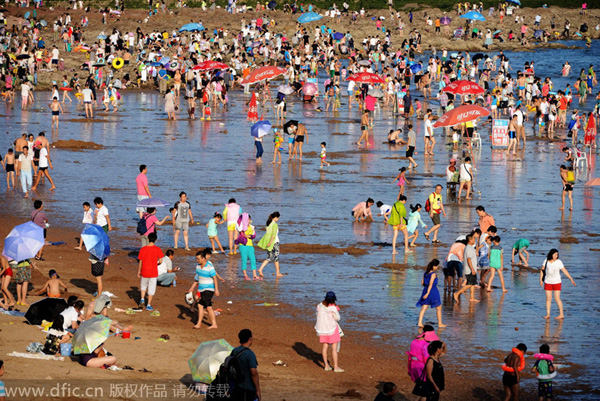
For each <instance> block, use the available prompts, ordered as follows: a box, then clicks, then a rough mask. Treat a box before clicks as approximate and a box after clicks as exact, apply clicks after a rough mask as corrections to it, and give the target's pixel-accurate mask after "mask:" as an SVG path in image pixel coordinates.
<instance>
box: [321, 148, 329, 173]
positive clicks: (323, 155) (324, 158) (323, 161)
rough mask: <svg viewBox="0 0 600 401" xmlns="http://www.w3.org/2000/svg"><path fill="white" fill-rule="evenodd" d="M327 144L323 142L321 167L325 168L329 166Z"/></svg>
mask: <svg viewBox="0 0 600 401" xmlns="http://www.w3.org/2000/svg"><path fill="white" fill-rule="evenodd" d="M326 147H327V143H325V142H321V155H320V156H321V166H320V167H323V165H326V166H329V163H328V162H327V161H326V159H327V148H326Z"/></svg>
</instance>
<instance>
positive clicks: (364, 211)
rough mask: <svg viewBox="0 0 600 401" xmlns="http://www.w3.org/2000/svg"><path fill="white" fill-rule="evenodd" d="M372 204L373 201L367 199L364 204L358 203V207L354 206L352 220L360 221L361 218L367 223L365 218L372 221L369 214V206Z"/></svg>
mask: <svg viewBox="0 0 600 401" xmlns="http://www.w3.org/2000/svg"><path fill="white" fill-rule="evenodd" d="M374 203H375V201H374V200H373V199H371V198H369V199H367V201H366V202H360V203H359V204H358V205H356V206H354V209H352V216H353V217H354V220H356V221H360V218H361V217H362V218H363V219H364V221H367V217H371V220H372V219H373V215H372V214H371V206H373V204H374Z"/></svg>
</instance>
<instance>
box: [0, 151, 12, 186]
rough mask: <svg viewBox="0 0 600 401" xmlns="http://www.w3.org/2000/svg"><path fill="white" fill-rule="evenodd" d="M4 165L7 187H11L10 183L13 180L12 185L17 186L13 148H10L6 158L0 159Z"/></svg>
mask: <svg viewBox="0 0 600 401" xmlns="http://www.w3.org/2000/svg"><path fill="white" fill-rule="evenodd" d="M0 163H2V167H4V170H5V171H6V188H7V189H10V183H11V181H12V187H13V188H14V187H15V153H14V152H13V149H12V148H10V149H8V153H6V154H5V155H4V160H0Z"/></svg>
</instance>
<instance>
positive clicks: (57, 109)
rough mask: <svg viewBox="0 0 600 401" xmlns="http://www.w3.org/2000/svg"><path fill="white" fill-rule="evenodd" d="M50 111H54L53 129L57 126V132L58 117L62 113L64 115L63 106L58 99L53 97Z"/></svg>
mask: <svg viewBox="0 0 600 401" xmlns="http://www.w3.org/2000/svg"><path fill="white" fill-rule="evenodd" d="M48 107H49V108H50V110H52V129H54V127H55V126H56V130H58V116H59V115H60V113H64V111H63V108H62V106H61V105H60V103H59V101H58V98H57V97H53V98H52V103H50V104H49V105H48Z"/></svg>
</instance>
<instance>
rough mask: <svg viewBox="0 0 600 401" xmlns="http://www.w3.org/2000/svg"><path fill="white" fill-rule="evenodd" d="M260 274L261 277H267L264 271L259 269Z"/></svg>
mask: <svg viewBox="0 0 600 401" xmlns="http://www.w3.org/2000/svg"><path fill="white" fill-rule="evenodd" d="M258 274H259V275H260V276H261V277H264V276H265V275H264V274H263V272H262V269H259V270H258Z"/></svg>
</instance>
